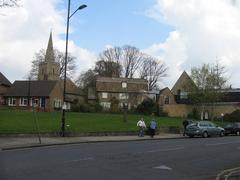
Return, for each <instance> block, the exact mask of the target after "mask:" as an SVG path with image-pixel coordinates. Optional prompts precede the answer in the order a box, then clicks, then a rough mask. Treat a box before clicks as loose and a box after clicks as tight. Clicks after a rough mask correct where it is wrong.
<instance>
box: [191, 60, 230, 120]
mask: <svg viewBox="0 0 240 180" xmlns="http://www.w3.org/2000/svg"><path fill="white" fill-rule="evenodd" d="M225 73H226V70H225V67H223V66H221V65H219V63H218V62H216V64H213V65H210V64H203V65H202V66H201V67H193V68H192V69H191V78H192V80H193V81H194V83H195V86H190V88H191V89H190V90H189V92H191V93H190V94H189V99H190V101H191V103H192V104H194V105H195V106H196V107H197V108H198V109H199V111H200V112H205V110H206V105H208V106H209V107H211V113H210V117H211V119H213V116H212V115H213V112H214V107H215V105H216V103H217V102H219V101H220V100H221V98H222V97H223V96H224V93H223V91H222V90H223V89H225V88H227V78H226V77H225Z"/></svg>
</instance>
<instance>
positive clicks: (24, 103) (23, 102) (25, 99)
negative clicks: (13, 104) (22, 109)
mask: <svg viewBox="0 0 240 180" xmlns="http://www.w3.org/2000/svg"><path fill="white" fill-rule="evenodd" d="M27 105H28V98H24V97H21V98H20V103H19V106H27Z"/></svg>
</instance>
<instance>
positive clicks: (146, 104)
mask: <svg viewBox="0 0 240 180" xmlns="http://www.w3.org/2000/svg"><path fill="white" fill-rule="evenodd" d="M156 110H157V105H156V103H155V102H154V101H153V100H152V99H145V100H144V101H143V102H142V103H141V104H139V105H138V107H137V112H138V113H143V114H152V113H155V112H156Z"/></svg>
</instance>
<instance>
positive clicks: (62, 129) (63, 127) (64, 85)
mask: <svg viewBox="0 0 240 180" xmlns="http://www.w3.org/2000/svg"><path fill="white" fill-rule="evenodd" d="M70 5H71V0H68V13H67V32H66V49H65V59H64V79H63V107H62V127H61V136H62V137H64V136H65V111H66V109H67V105H66V79H67V61H68V58H67V57H68V32H69V19H70V18H71V17H72V16H73V15H74V14H75V13H76V12H77V11H78V10H81V9H84V8H86V7H87V5H85V4H83V5H81V6H79V7H78V8H77V9H76V10H75V11H74V12H73V13H72V14H71V15H70Z"/></svg>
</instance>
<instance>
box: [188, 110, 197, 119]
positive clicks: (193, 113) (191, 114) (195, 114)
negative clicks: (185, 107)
mask: <svg viewBox="0 0 240 180" xmlns="http://www.w3.org/2000/svg"><path fill="white" fill-rule="evenodd" d="M187 117H188V118H190V119H199V113H198V110H197V109H196V108H193V110H192V112H191V113H189V114H188V116H187Z"/></svg>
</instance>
